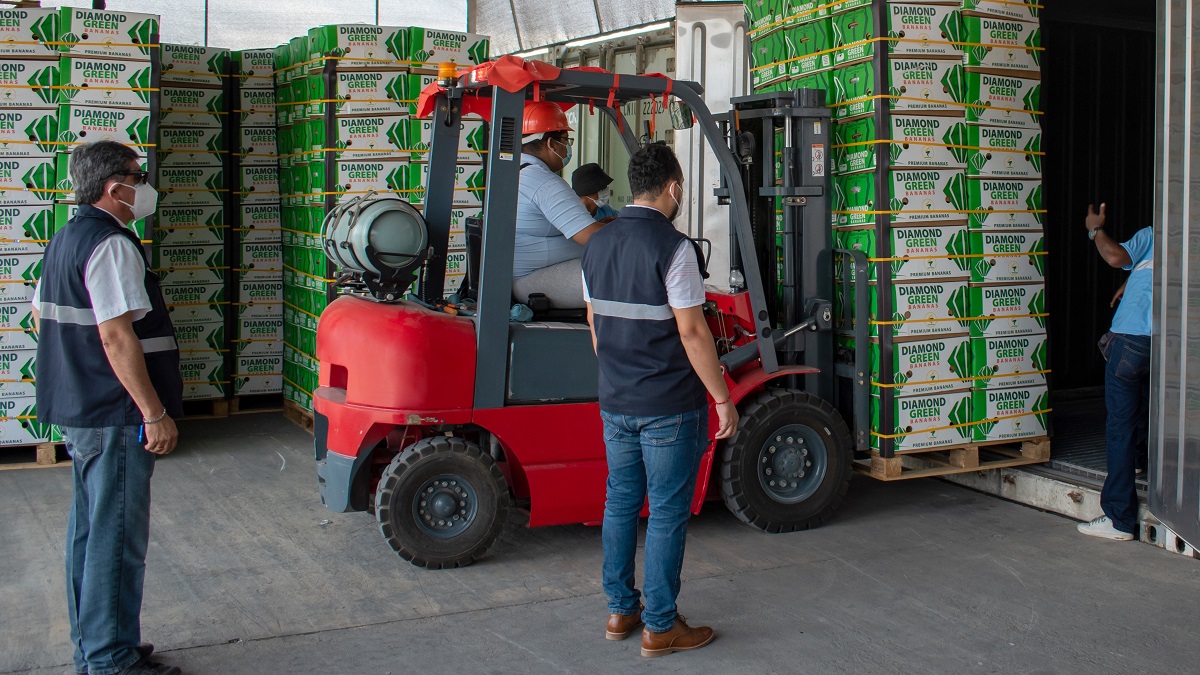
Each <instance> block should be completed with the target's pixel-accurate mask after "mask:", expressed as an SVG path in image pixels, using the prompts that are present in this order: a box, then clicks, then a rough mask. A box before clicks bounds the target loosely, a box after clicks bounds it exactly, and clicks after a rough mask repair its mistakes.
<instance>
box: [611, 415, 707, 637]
mask: <svg viewBox="0 0 1200 675" xmlns="http://www.w3.org/2000/svg"><path fill="white" fill-rule="evenodd" d="M600 417H601V419H602V420H603V421H604V443H605V446H606V449H607V455H608V496H607V498H606V499H605V501H604V528H603V533H602V539H603V540H604V568H603V576H604V592H605V593H606V594H607V595H608V611H609V612H611V613H613V614H626V615H629V614H637V611H638V601H639V600H640V595H639V593H638V590H637V588H636V587H635V585H634V569H633V567H634V556H635V555H636V554H637V534H638V516H639V515H640V514H641V512H642V506H643V505H644V504H645V503H646V498H647V497H649V500H650V521H649V523H648V524H647V526H646V549H645V561H644V565H645V573H644V575H643V579H642V581H643V584H644V586H645V589H646V609H645V611H644V612H643V613H642V620H643V621H645V622H646V628H649V629H650V630H652V631H654V632H656V633H663V632H666V631H668V630H670V629H671V626H674V625H675V614H676V610H675V599H676V598H677V597H679V573H680V571H681V570H682V569H683V547H684V540H685V538H686V536H687V522H688V517H689V516H690V515H691V505H692V496H693V494H695V491H696V472H697V471H698V470H699V467H700V457H701V456H702V455H703V454H704V450H705V448H706V447H707V445H708V409H707V408H701V409H700V410H693V411H692V412H688V413H683V414H681V415H667V416H665V417H632V416H629V415H614V414H609V413H606V412H601V413H600Z"/></svg>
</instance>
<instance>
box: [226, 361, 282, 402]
mask: <svg viewBox="0 0 1200 675" xmlns="http://www.w3.org/2000/svg"><path fill="white" fill-rule="evenodd" d="M275 361H279V368H280V370H279V372H277V373H261V374H257V375H249V374H246V373H238V374H237V375H234V376H233V393H234V395H235V396H253V395H255V394H278V393H279V392H281V391H283V357H282V356H244V357H241V358H239V359H238V364H239V366H242V365H243V364H244V365H245V367H247V368H251V367H254V366H255V364H260V363H264V364H265V363H271V362H275Z"/></svg>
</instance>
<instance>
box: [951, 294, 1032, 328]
mask: <svg viewBox="0 0 1200 675" xmlns="http://www.w3.org/2000/svg"><path fill="white" fill-rule="evenodd" d="M967 295H968V297H969V298H970V305H971V309H970V314H969V315H968V316H971V317H973V318H972V319H971V320H970V321H967V322H965V323H968V324H970V330H971V337H1005V336H1010V335H1033V334H1035V333H1044V332H1046V317H1045V316H1044V315H1045V312H1046V286H1045V284H1044V283H1038V284H1013V285H1008V284H986V285H981V286H972V287H971V288H969V289H967ZM955 301H956V302H957V301H959V299H958V298H955Z"/></svg>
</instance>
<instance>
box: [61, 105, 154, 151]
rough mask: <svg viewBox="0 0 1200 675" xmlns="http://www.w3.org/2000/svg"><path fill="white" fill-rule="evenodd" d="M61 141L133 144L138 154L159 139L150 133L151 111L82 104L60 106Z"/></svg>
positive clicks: (72, 144) (77, 143) (76, 143)
mask: <svg viewBox="0 0 1200 675" xmlns="http://www.w3.org/2000/svg"><path fill="white" fill-rule="evenodd" d="M58 140H59V142H60V143H67V144H69V145H71V146H75V145H83V144H84V143H94V142H96V141H116V142H118V143H123V144H125V145H128V146H131V147H133V149H134V150H135V151H136V152H137V153H138V154H139V155H145V154H146V148H147V147H152V146H154V145H155V144H156V143H157V142H158V139H156V138H153V137H152V136H151V135H150V111H149V110H140V109H126V110H122V109H119V108H104V107H99V106H83V105H63V106H59V109H58Z"/></svg>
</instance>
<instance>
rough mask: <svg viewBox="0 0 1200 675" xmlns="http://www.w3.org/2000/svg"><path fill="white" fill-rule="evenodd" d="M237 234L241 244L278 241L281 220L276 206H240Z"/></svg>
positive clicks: (280, 232) (279, 238)
mask: <svg viewBox="0 0 1200 675" xmlns="http://www.w3.org/2000/svg"><path fill="white" fill-rule="evenodd" d="M241 211H242V219H241V223H240V227H238V232H240V233H241V239H242V242H243V243H247V244H248V243H258V242H264V241H280V240H281V237H282V236H283V220H282V216H281V214H280V209H279V205H278V204H247V205H244V206H242V208H241Z"/></svg>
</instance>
